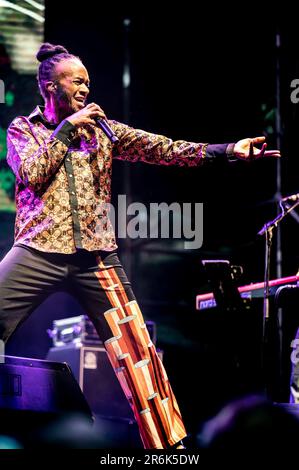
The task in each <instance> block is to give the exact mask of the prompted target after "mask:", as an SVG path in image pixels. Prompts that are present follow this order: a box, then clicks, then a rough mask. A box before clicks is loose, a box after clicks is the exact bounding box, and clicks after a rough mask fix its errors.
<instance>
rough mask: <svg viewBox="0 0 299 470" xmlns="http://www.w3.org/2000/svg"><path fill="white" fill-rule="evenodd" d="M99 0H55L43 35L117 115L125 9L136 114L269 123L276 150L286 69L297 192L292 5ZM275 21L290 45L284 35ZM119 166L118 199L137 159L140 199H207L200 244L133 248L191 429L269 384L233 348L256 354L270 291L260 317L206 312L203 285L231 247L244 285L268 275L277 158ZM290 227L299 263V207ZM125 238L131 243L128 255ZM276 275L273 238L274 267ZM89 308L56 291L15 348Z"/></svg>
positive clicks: (193, 133)
mask: <svg viewBox="0 0 299 470" xmlns="http://www.w3.org/2000/svg"><path fill="white" fill-rule="evenodd" d="M99 5H100V8H96V4H95V3H94V4H93V3H91V4H86V5H83V4H80V5H77V4H74V3H73V2H69V1H64V2H60V3H59V9H58V8H57V2H53V1H52V2H50V1H48V2H46V25H45V28H46V29H45V39H46V40H47V41H49V42H52V43H54V44H63V45H64V46H65V47H66V48H68V49H69V50H70V52H72V53H74V54H75V55H78V56H80V57H81V59H82V60H83V62H84V64H85V66H86V67H87V69H88V70H89V74H90V77H91V85H92V86H91V91H92V93H91V95H92V96H91V100H92V101H95V102H97V103H99V104H100V105H101V107H102V108H103V109H104V110H105V112H106V114H107V116H108V117H109V118H113V119H116V120H120V121H123V120H124V118H125V115H124V105H123V90H122V70H123V64H124V57H125V37H126V36H125V32H124V27H123V20H124V18H126V17H129V18H130V20H131V25H130V31H129V34H128V36H127V39H128V48H129V49H128V50H129V53H130V61H131V80H132V83H131V96H130V112H129V115H128V116H127V117H126V122H127V123H128V124H130V125H132V126H134V127H137V128H142V129H145V130H148V131H151V132H154V133H160V134H164V135H167V136H169V137H171V138H173V139H185V140H190V141H195V142H210V143H222V142H236V141H237V140H239V139H241V138H245V137H253V136H259V135H266V136H267V142H268V145H269V148H275V146H276V135H275V119H274V114H273V113H274V112H275V108H276V98H277V97H276V80H277V79H279V81H280V95H279V96H280V100H281V120H282V135H281V152H282V159H281V168H282V193H283V195H287V194H291V193H297V192H298V191H299V183H298V165H297V158H298V155H297V127H298V106H299V104H297V105H296V104H292V103H291V100H290V94H291V91H292V90H291V88H290V83H291V80H293V79H294V78H299V70H298V65H299V57H298V44H299V37H298V33H297V32H296V29H297V28H296V24H295V20H292V19H289V20H288V22H287V23H286V24H284V22H283V21H282V15H280V18H279V20H278V18H276V19H275V17H274V18H273V17H271V19H270V17H269V11H262V9H259V11H258V13H257V12H255V13H254V14H253V13H252V12H251V13H250V12H243V11H241V9H240V10H238V9H236V8H234V9H233V8H229V7H228V6H227V5H226V7H225V8H222V9H219V7H217V9H216V7H215V6H214V5H211V7H210V8H208V7H207V6H206V7H205V11H198V7H195V6H194V7H193V6H190V5H189V3H188V2H187V3H186V5H180V7H177V8H176V7H173V6H172V7H171V8H169V9H168V10H167V11H165V12H161V10H160V7H159V5H158V4H157V5H155V4H154V3H152V2H151V3H150V4H145V5H142V6H141V5H140V6H139V8H135V9H134V8H130V6H129V4H128V3H126V6H122V7H116V6H111V7H110V9H108V8H107V9H106V8H105V7H103V6H102V5H101V4H99ZM160 6H161V5H160ZM277 16H278V15H277ZM290 16H291V15H290ZM277 31H279V33H280V38H281V48H280V50H278V49H277V48H276V46H275V36H276V33H277ZM278 59H279V63H280V74H279V76H277V70H276V64H277V60H278ZM32 107H33V106H32ZM271 112H272V114H271ZM113 165H114V167H113V185H112V190H113V200H114V201H116V197H117V195H118V194H123V193H124V178H125V177H127V176H128V171H129V172H130V175H131V197H132V200H134V201H142V202H144V203H146V204H149V203H150V202H162V201H165V202H168V203H171V202H175V201H178V202H203V203H204V227H203V229H204V241H203V246H202V248H200V249H198V250H189V251H188V250H182V249H177V245H176V244H175V242H174V241H172V240H157V241H149V242H148V243H146V244H142V245H138V246H137V245H136V246H135V245H134V244H133V246H132V273H131V281H132V284H133V288H134V291H135V294H136V296H137V298H138V300H139V303H140V305H141V307H142V310H143V312H144V315H145V317H146V318H147V319H151V320H154V321H156V322H157V327H158V345H159V346H160V347H161V348H162V349H163V350H164V352H165V355H164V358H165V359H164V360H165V364H166V367H167V370H168V374H169V376H170V378H171V381H172V384H173V388H174V390H175V392H176V394H177V397H178V400H179V403H180V407H181V409H182V412H183V415H184V417H185V420H186V423H187V427H188V429H189V430H191V431H192V430H193V429H196V428H197V427H198V426H199V425H200V423H201V422H202V420H203V419H206V418H207V417H209V416H211V415H212V414H213V413H215V411H216V410H217V409H218V408H219V407H220V406H221V405H222V404H223V403H225V402H226V400H228V399H230V398H231V397H233V396H235V395H238V394H239V393H242V392H243V391H244V390H245V391H248V390H249V391H251V390H257V389H259V387H260V381H259V379H258V378H257V377H258V375H259V371H258V369H255V368H254V366H253V367H252V368H251V369H250V371H249V372H248V375H247V372H245V375H243V376H242V374H244V372H242V373H241V375H239V373H240V371H239V369H238V367H236V362H235V358H234V351H235V344H236V343H235V341H236V338H237V336H238V338H239V340H241V342H242V341H243V339H244V342H243V343H244V344H246V347H247V346H248V348H249V349H248V358H249V361H248V362H250V358H251V357H253V356H254V354H256V351H257V350H258V348H259V340H260V335H261V317H262V305H261V303H260V304H259V305H258V307H257V308H256V309H255V310H254V313H253V315H252V317H251V319H250V320H249V323H242V322H241V323H240V322H239V320H238V319H237V318H232V317H229V318H228V317H224V316H223V315H221V314H219V312H218V313H217V312H216V313H215V312H214V313H212V312H211V314H209V313H201V312H197V311H196V310H195V295H196V294H197V293H200V292H203V291H205V290H206V289H207V285H206V279H205V278H204V276H203V273H202V271H201V268H200V260H201V259H207V258H208V259H229V260H230V261H231V262H232V263H233V264H237V265H241V266H242V267H243V269H244V275H243V277H242V279H241V281H240V283H241V284H247V283H249V282H255V281H262V280H263V275H264V239H263V238H261V237H258V236H257V232H258V230H259V229H260V228H261V227H262V226H263V224H264V223H265V222H267V221H268V220H271V219H272V218H273V217H274V216H275V215H276V204H275V192H276V161H275V160H267V159H264V160H263V161H256V162H253V163H251V164H248V163H245V162H240V161H239V162H237V163H231V164H227V163H225V162H218V163H215V164H208V165H206V166H203V167H201V168H189V169H188V168H175V167H169V168H167V167H162V166H161V167H159V166H154V165H146V164H140V163H135V164H126V163H124V162H119V161H114V164H113ZM128 165H129V166H130V168H129V170H128V169H127V167H128ZM11 233H12V232H11ZM281 233H282V248H283V265H282V271H283V273H282V274H283V276H287V275H293V274H295V273H296V272H297V270H298V246H297V240H298V226H297V222H296V221H295V220H294V218H292V217H291V216H289V217H288V219H285V220H284V221H283V223H282V224H281ZM8 240H9V235H8ZM8 248H9V243H8V246H7V249H8ZM123 250H124V246H123V243H121V242H120V257H122V253H123ZM275 276H276V273H275V238H274V247H273V253H272V269H271V277H272V278H274V277H275ZM295 310H296V309H295ZM78 313H81V310H80V307H79V306H78V305H77V304H76V303H75V302H74V301H73V300H72V299H71V298H69V297H67V296H66V295H64V294H57V295H55V296H54V297H52V298H50V299H48V300H47V302H46V303H45V304H43V306H41V307H40V308H39V309H38V311H36V312H35V313H34V314H33V315H32V317H31V318H30V319H29V320H28V321H27V322H26V323H25V324H24V325H23V326H22V327H21V328H20V329H19V330H18V331H17V332H16V334H15V336H14V337H13V338H12V340H11V341H10V343H9V345H8V353H11V354H14V355H23V356H29V357H30V356H31V357H41V358H44V357H45V356H46V354H47V351H48V349H49V347H50V346H51V341H50V339H49V338H48V336H47V333H46V330H47V329H48V328H51V326H52V321H53V320H54V319H57V318H64V317H68V316H74V315H77V314H78ZM295 314H296V312H295ZM246 322H247V320H246ZM248 325H249V326H248ZM250 348H252V349H250ZM251 354H253V356H251ZM254 357H255V356H254ZM248 358H247V359H248ZM253 364H255V363H254V361H253ZM250 374H251V375H250ZM240 382H241V385H240ZM261 388H262V387H261ZM284 398H285V397H284Z"/></svg>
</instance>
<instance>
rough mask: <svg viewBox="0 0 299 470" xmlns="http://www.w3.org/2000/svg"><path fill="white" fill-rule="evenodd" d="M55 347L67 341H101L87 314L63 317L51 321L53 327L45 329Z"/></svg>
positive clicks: (85, 342)
mask: <svg viewBox="0 0 299 470" xmlns="http://www.w3.org/2000/svg"><path fill="white" fill-rule="evenodd" d="M47 332H48V335H49V336H50V338H52V340H53V345H54V346H55V347H60V346H65V345H66V344H69V343H84V344H93V343H102V341H101V340H100V338H99V335H98V333H97V331H96V329H95V327H94V325H93V323H92V321H91V320H90V318H89V317H88V316H87V315H78V316H76V317H69V318H63V319H61V320H54V321H53V329H52V330H47Z"/></svg>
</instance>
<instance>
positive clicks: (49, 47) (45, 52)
mask: <svg viewBox="0 0 299 470" xmlns="http://www.w3.org/2000/svg"><path fill="white" fill-rule="evenodd" d="M58 54H69V52H68V50H67V49H66V48H65V47H63V46H60V45H54V44H50V43H49V42H45V43H43V44H42V45H41V46H40V48H39V51H38V53H37V54H36V58H37V60H38V61H39V62H43V61H44V60H46V59H49V58H50V57H53V56H55V55H58Z"/></svg>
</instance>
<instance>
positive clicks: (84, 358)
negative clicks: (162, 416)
mask: <svg viewBox="0 0 299 470" xmlns="http://www.w3.org/2000/svg"><path fill="white" fill-rule="evenodd" d="M47 359H49V360H52V361H62V362H66V363H67V364H69V366H70V367H71V369H72V371H73V374H74V376H75V377H76V379H77V380H78V383H79V385H80V387H81V390H82V392H83V393H84V395H85V398H86V399H87V401H88V403H89V406H90V408H91V410H92V412H93V413H94V414H95V415H98V416H101V417H103V418H111V419H122V420H129V421H134V415H133V412H132V409H131V407H130V405H129V403H128V401H127V399H126V397H125V394H124V392H123V390H122V388H121V386H120V384H119V382H118V380H117V377H116V375H115V373H114V370H113V368H112V366H111V364H110V361H109V359H108V356H107V353H106V350H105V348H104V346H103V345H102V344H98V345H83V344H82V343H77V344H73V343H72V344H67V345H65V346H59V347H53V348H51V349H50V350H49V353H48V355H47Z"/></svg>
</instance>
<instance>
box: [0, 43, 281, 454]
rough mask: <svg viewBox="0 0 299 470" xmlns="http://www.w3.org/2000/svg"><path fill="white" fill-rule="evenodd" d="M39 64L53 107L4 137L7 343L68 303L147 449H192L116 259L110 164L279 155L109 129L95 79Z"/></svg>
mask: <svg viewBox="0 0 299 470" xmlns="http://www.w3.org/2000/svg"><path fill="white" fill-rule="evenodd" d="M37 59H38V60H39V61H40V62H41V63H40V66H39V71H38V84H39V89H40V92H41V95H42V96H43V98H44V101H45V106H44V107H37V108H36V109H35V110H34V111H33V112H32V113H31V114H30V116H28V117H25V116H20V117H17V118H15V119H14V120H13V122H12V123H11V125H10V127H9V129H8V134H7V139H8V155H7V160H8V163H9V165H10V167H11V168H12V170H13V172H14V174H15V176H16V210H17V213H16V223H15V243H14V246H13V247H12V249H11V250H10V251H9V253H8V254H7V255H6V257H5V258H4V259H3V261H2V262H1V264H0V290H1V293H0V338H2V339H3V340H4V341H6V340H7V339H8V338H9V336H10V335H11V334H12V333H13V332H14V330H15V329H16V328H17V327H18V326H19V325H20V324H21V323H22V322H23V321H24V320H25V319H26V318H27V317H28V316H29V315H30V314H31V312H33V311H34V309H36V308H37V307H38V306H39V305H40V304H41V302H43V301H44V300H45V299H46V298H47V297H48V296H49V295H50V294H52V293H53V292H55V291H57V290H58V289H61V288H63V289H64V290H66V291H68V292H70V293H71V294H72V295H73V296H75V297H76V299H77V300H78V301H79V303H80V304H81V306H82V307H83V309H84V311H85V312H86V314H88V315H89V317H90V318H91V320H92V321H93V323H94V325H95V328H96V329H97V332H98V334H99V336H100V338H101V340H103V342H104V344H105V347H106V350H107V354H108V357H109V360H110V362H111V364H112V367H113V368H114V370H115V373H116V375H117V377H118V379H119V382H120V384H121V386H122V389H123V391H124V393H125V394H126V397H127V399H128V400H129V402H130V405H131V407H132V409H133V411H134V415H135V418H136V421H137V423H138V426H139V430H140V435H141V438H142V441H143V444H144V447H145V448H147V449H154V448H156V449H164V448H170V447H174V448H183V444H182V442H181V440H182V439H183V438H184V437H185V436H186V431H185V427H184V424H183V421H182V418H181V414H180V410H179V407H178V405H177V401H176V399H175V396H174V394H173V392H172V389H171V386H170V383H169V381H168V378H167V375H166V372H165V369H164V366H163V364H162V362H161V360H160V359H159V357H158V356H157V354H156V350H155V346H154V345H153V343H152V342H151V340H150V337H149V334H148V332H147V329H146V327H145V323H144V320H143V317H142V313H141V311H140V308H139V306H138V303H137V302H136V299H135V296H134V293H133V291H132V288H131V284H130V282H129V281H128V279H127V277H126V274H125V272H124V269H123V267H122V265H121V263H120V261H119V259H118V255H117V245H116V241H115V235H114V232H113V227H112V224H111V222H110V221H109V217H108V212H107V204H109V202H110V185H111V166H112V158H118V159H122V160H126V161H132V162H135V161H143V162H146V163H152V164H153V163H154V164H159V165H179V166H190V167H197V166H199V165H201V164H202V163H204V162H205V161H208V160H211V159H217V158H223V156H226V155H227V157H228V158H231V157H233V158H241V159H254V158H259V157H263V156H269V157H272V156H274V157H279V156H280V153H279V151H276V150H275V151H266V143H264V140H265V139H264V137H257V138H254V139H243V140H240V141H239V142H237V143H236V144H219V145H208V144H202V143H192V142H186V141H183V140H180V141H175V142H174V141H172V140H171V139H169V138H166V137H164V136H161V135H155V134H151V133H148V132H145V131H142V130H136V129H133V128H131V127H129V126H128V125H125V124H121V123H119V122H116V121H111V120H107V118H106V116H105V113H104V111H103V110H102V109H101V107H100V106H99V105H97V104H95V103H90V104H87V97H88V94H89V76H88V72H87V70H86V68H85V67H84V65H83V64H82V62H81V60H80V59H79V58H78V57H76V56H74V55H72V54H70V53H69V52H68V51H67V50H66V49H65V48H64V47H62V46H55V45H51V44H48V43H45V44H42V45H41V47H40V50H39V52H38V54H37ZM99 120H104V123H107V124H108V131H109V128H110V129H111V130H112V133H113V135H114V136H116V139H113V136H112V137H111V136H110V137H109V135H107V132H105V131H103V129H102V127H101V125H99V122H100V123H101V122H102V121H99ZM108 134H109V132H108ZM113 140H114V142H113ZM259 143H262V144H263V145H262V148H261V149H258V148H256V147H255V144H259ZM111 398H112V399H113V397H111Z"/></svg>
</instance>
